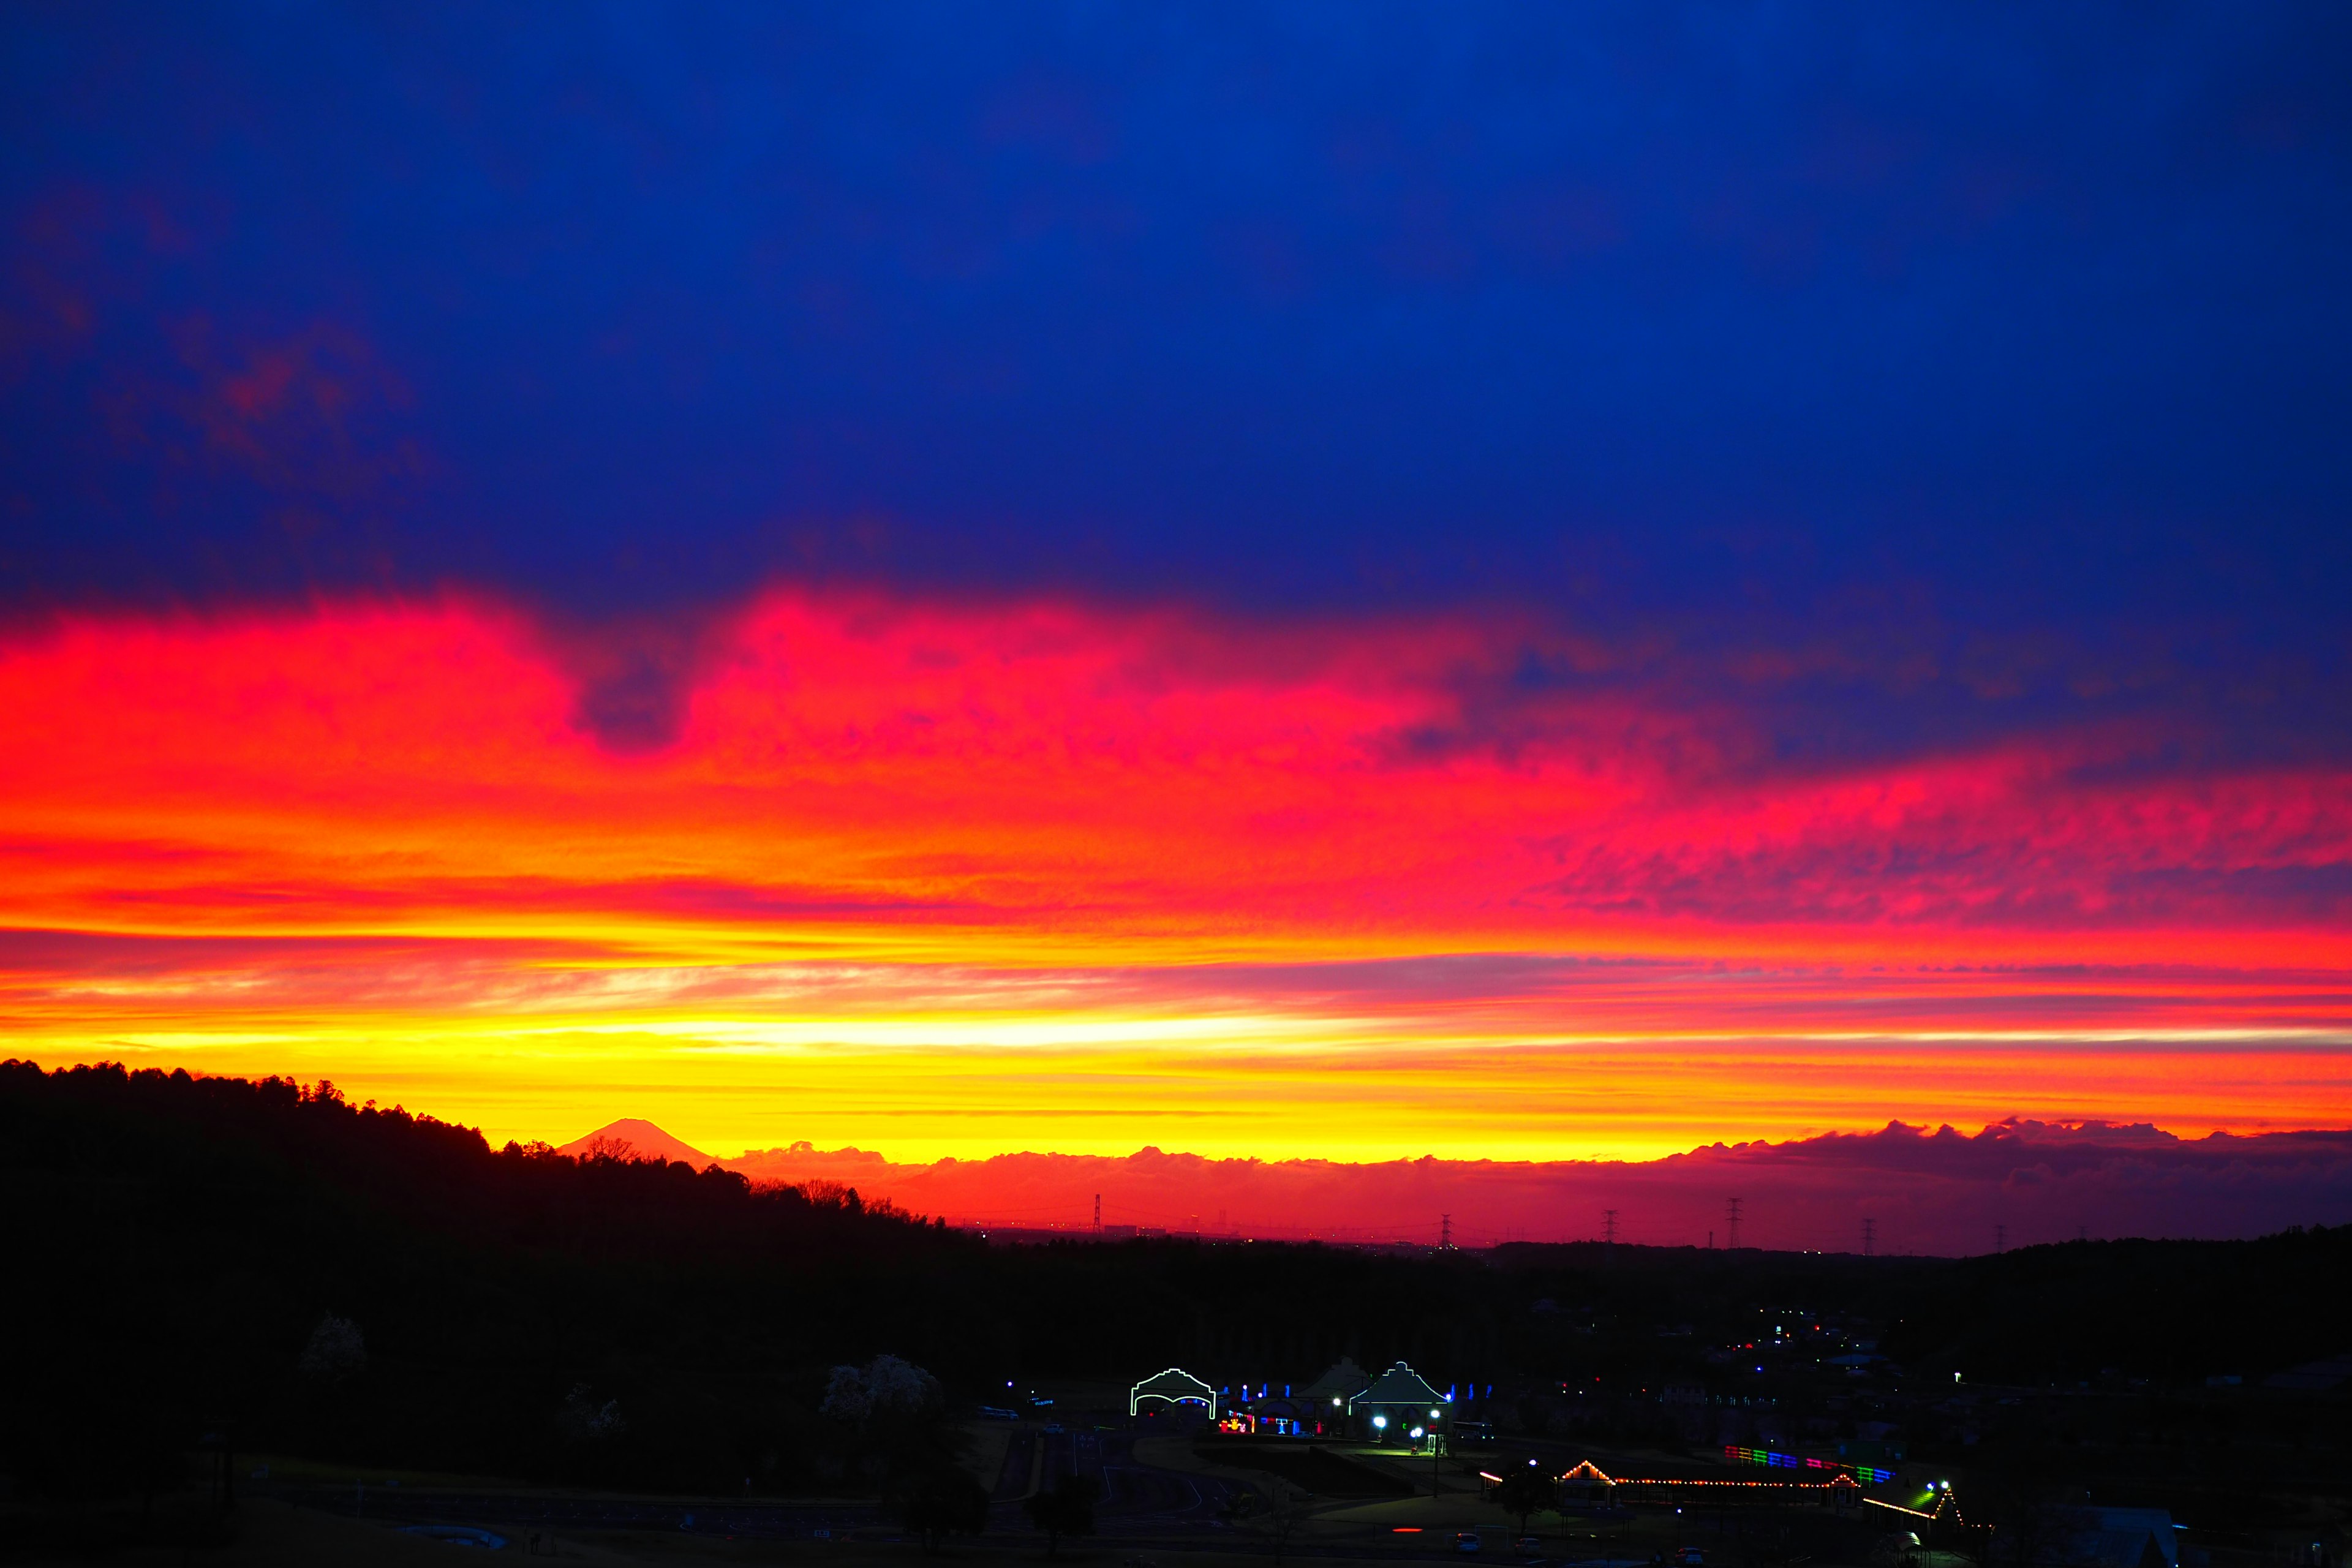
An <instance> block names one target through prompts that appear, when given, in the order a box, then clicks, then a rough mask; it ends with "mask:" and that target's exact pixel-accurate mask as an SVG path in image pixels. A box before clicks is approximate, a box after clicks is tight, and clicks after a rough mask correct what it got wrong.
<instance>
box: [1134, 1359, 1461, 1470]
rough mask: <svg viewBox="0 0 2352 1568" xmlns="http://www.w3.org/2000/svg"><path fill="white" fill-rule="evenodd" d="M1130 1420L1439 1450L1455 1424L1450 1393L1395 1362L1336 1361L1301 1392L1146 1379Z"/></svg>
mask: <svg viewBox="0 0 2352 1568" xmlns="http://www.w3.org/2000/svg"><path fill="white" fill-rule="evenodd" d="M1127 1411H1128V1414H1129V1415H1153V1414H1178V1413H1186V1412H1198V1413H1200V1414H1201V1416H1202V1418H1203V1419H1205V1420H1207V1421H1209V1422H1213V1423H1214V1424H1215V1425H1216V1426H1217V1427H1218V1428H1219V1429H1220V1430H1222V1431H1226V1432H1240V1433H1255V1434H1264V1435H1268V1436H1293V1437H1343V1438H1347V1439H1349V1440H1352V1441H1355V1442H1362V1443H1378V1444H1381V1445H1383V1446H1393V1447H1401V1448H1409V1449H1412V1451H1414V1452H1416V1453H1433V1452H1444V1449H1445V1447H1447V1444H1448V1441H1449V1439H1451V1438H1452V1437H1453V1436H1454V1435H1455V1433H1456V1431H1457V1428H1458V1427H1459V1426H1461V1425H1462V1424H1461V1423H1457V1422H1456V1421H1455V1420H1454V1395H1453V1393H1452V1392H1451V1391H1450V1390H1449V1391H1448V1392H1446V1393H1444V1394H1440V1393H1439V1392H1438V1391H1437V1390H1436V1389H1435V1388H1433V1387H1432V1386H1431V1385H1430V1384H1429V1383H1428V1381H1427V1380H1426V1379H1424V1378H1423V1376H1422V1375H1421V1374H1420V1373H1416V1372H1415V1371H1413V1370H1412V1367H1410V1366H1408V1365H1406V1364H1405V1363H1403V1362H1399V1363H1396V1364H1395V1365H1394V1366H1391V1367H1390V1368H1389V1369H1388V1370H1387V1371H1385V1372H1380V1373H1370V1372H1366V1371H1365V1370H1364V1369H1363V1368H1362V1367H1360V1366H1358V1365H1357V1364H1356V1363H1355V1362H1354V1360H1353V1359H1351V1358H1348V1357H1342V1358H1341V1359H1340V1360H1339V1362H1338V1363H1336V1364H1334V1365H1333V1366H1332V1367H1331V1368H1330V1369H1329V1370H1328V1371H1327V1372H1325V1373H1323V1375H1322V1376H1320V1377H1318V1378H1317V1379H1316V1380H1315V1381H1314V1382H1313V1383H1310V1384H1307V1386H1305V1387H1304V1388H1294V1387H1293V1386H1292V1385H1291V1384H1282V1385H1281V1386H1280V1390H1279V1392H1277V1391H1276V1387H1275V1385H1274V1384H1257V1385H1255V1387H1253V1386H1251V1385H1249V1384H1243V1385H1242V1387H1241V1388H1240V1389H1239V1390H1234V1389H1232V1388H1230V1387H1228V1388H1226V1389H1223V1390H1220V1389H1218V1388H1215V1387H1213V1386H1212V1385H1211V1384H1208V1383H1206V1382H1205V1381H1203V1380H1202V1379H1201V1378H1197V1377H1195V1376H1193V1375H1192V1373H1189V1372H1186V1371H1184V1370H1183V1369H1182V1368H1181V1367H1172V1366H1171V1367H1170V1368H1168V1369H1167V1370H1166V1371H1164V1372H1158V1373H1153V1374H1152V1375H1151V1376H1150V1377H1147V1378H1145V1379H1144V1380H1143V1381H1142V1382H1141V1383H1139V1384H1136V1385H1135V1387H1134V1389H1133V1390H1132V1391H1131V1392H1130V1393H1129V1395H1128V1402H1127Z"/></svg>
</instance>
